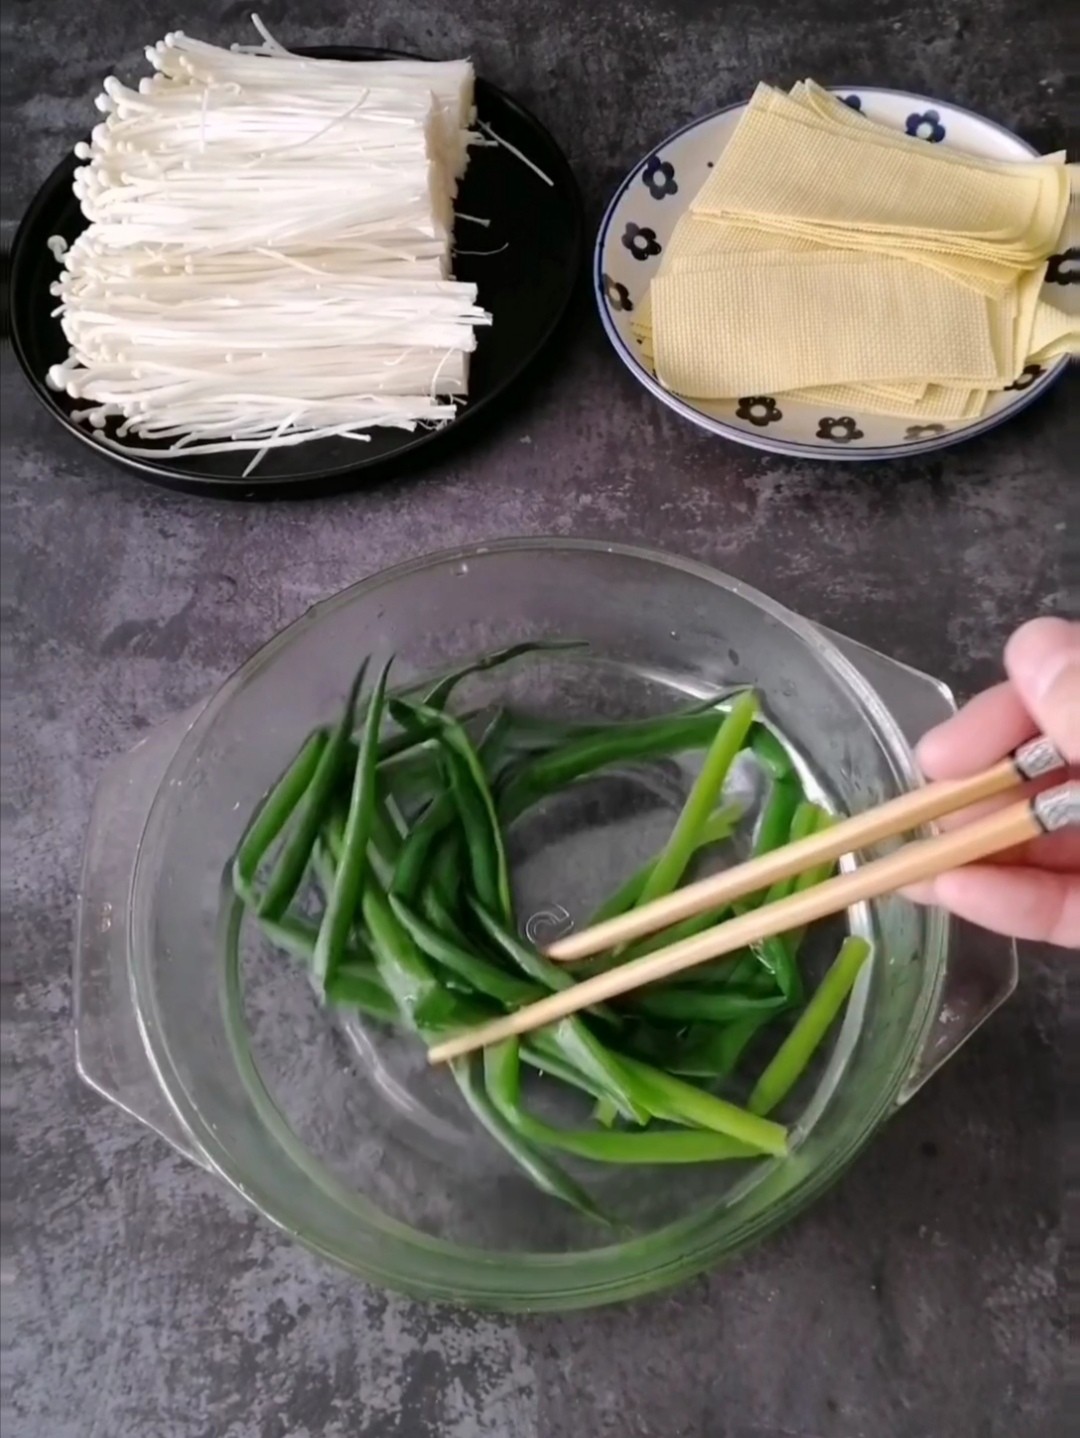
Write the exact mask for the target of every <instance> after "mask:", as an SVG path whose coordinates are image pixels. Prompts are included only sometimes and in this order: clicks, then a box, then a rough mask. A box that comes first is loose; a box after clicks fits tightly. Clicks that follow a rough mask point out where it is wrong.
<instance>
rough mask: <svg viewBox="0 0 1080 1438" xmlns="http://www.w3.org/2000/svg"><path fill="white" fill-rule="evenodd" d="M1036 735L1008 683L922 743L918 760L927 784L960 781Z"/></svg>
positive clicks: (986, 692)
mask: <svg viewBox="0 0 1080 1438" xmlns="http://www.w3.org/2000/svg"><path fill="white" fill-rule="evenodd" d="M1036 733H1037V725H1036V723H1035V720H1034V719H1033V718H1032V717H1031V715H1030V714H1029V713H1028V712H1027V710H1026V709H1025V708H1024V706H1023V704H1022V703H1021V702H1020V696H1019V694H1017V692H1016V689H1015V688H1014V687H1013V685H1012V684H1010V683H1008V682H1006V683H1004V684H995V685H994V687H993V688H992V689H986V690H984V691H983V693H982V694H976V696H975V698H974V699H972V700H970V701H969V702H968V703H967V704H965V705H964V707H963V708H962V709H961V710H959V711H958V712H957V713H956V714H954V715H953V716H952V718H951V719H946V720H945V722H944V723H943V724H939V725H938V726H937V728H936V729H931V730H930V731H929V732H928V733H927V734H924V735H923V737H922V739H920V741H919V743H918V746H917V748H916V755H917V758H918V760H919V764H920V766H921V767H922V771H923V773H924V774H925V775H926V777H927V778H928V779H963V778H965V777H966V776H967V775H968V774H978V773H979V772H980V770H982V769H987V768H989V766H990V765H991V764H996V763H997V761H998V760H999V759H1004V758H1005V756H1006V754H1011V753H1012V751H1013V750H1014V749H1015V748H1016V747H1017V746H1018V745H1020V744H1023V743H1024V741H1025V740H1026V739H1030V738H1032V737H1033V736H1034V735H1035V734H1036Z"/></svg>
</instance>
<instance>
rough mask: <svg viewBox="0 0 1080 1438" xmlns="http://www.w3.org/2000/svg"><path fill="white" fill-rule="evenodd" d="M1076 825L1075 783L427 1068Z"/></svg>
mask: <svg viewBox="0 0 1080 1438" xmlns="http://www.w3.org/2000/svg"><path fill="white" fill-rule="evenodd" d="M1077 823H1080V782H1078V781H1075V780H1074V781H1072V782H1070V783H1067V784H1062V785H1060V786H1058V787H1057V788H1055V789H1048V790H1046V791H1045V792H1044V793H1042V794H1040V795H1038V796H1037V797H1035V798H1032V799H1024V800H1021V801H1020V802H1019V803H1016V804H1010V805H1009V806H1008V808H1005V809H1001V810H999V811H998V812H997V813H996V814H990V815H988V816H987V817H986V818H984V819H979V820H977V821H976V822H975V823H972V824H966V825H964V826H963V827H962V828H959V829H953V830H952V831H950V832H949V833H947V834H940V835H938V836H936V837H934V838H931V839H921V840H918V841H916V842H915V843H913V844H908V845H907V846H906V847H905V848H903V849H898V850H897V851H896V853H894V854H889V855H888V856H887V857H886V858H884V859H878V860H876V861H875V862H874V863H871V864H866V865H864V866H863V867H862V868H860V869H856V870H854V871H853V872H852V873H847V874H839V875H837V877H836V878H834V879H829V880H827V881H826V882H825V883H823V884H819V885H818V886H817V887H816V888H813V889H807V890H806V891H805V892H803V893H800V894H792V895H791V896H790V897H789V898H786V899H780V900H779V901H778V902H776V903H774V904H768V905H766V906H765V907H763V908H760V909H753V910H751V911H750V912H749V913H747V914H742V915H740V916H739V917H738V918H735V919H731V920H729V921H728V922H727V923H724V924H718V925H717V926H716V927H715V928H713V929H707V930H706V931H705V932H704V933H702V934H697V935H695V936H693V937H692V938H689V939H684V940H682V942H681V943H676V944H672V945H670V946H669V947H668V948H666V949H661V950H659V951H658V952H657V953H654V954H646V955H644V956H643V957H642V958H639V959H632V960H630V961H629V962H627V963H625V964H623V965H621V966H620V967H619V968H615V969H609V970H608V971H607V972H606V973H602V974H596V975H595V976H594V977H593V978H591V979H586V980H584V982H582V983H580V984H575V985H574V986H573V987H572V988H569V989H563V990H560V991H559V992H557V993H553V994H550V995H548V997H547V998H543V999H540V1000H539V1001H538V1002H536V1003H534V1004H528V1005H526V1007H525V1008H522V1009H519V1010H518V1011H517V1013H513V1014H507V1015H506V1016H505V1017H504V1018H500V1019H495V1020H493V1021H492V1022H491V1023H487V1024H481V1025H480V1026H479V1027H478V1028H475V1029H470V1030H469V1031H467V1032H466V1033H463V1034H458V1035H457V1036H455V1037H454V1038H451V1039H447V1040H446V1041H445V1042H442V1043H438V1044H435V1045H434V1046H433V1047H432V1048H430V1049H429V1050H428V1060H429V1062H431V1063H443V1062H445V1061H446V1060H448V1059H455V1058H460V1057H461V1056H462V1055H463V1054H467V1053H471V1052H473V1051H474V1050H475V1049H480V1048H485V1047H486V1046H487V1045H488V1044H494V1043H499V1042H501V1040H503V1039H507V1038H511V1037H512V1036H513V1035H515V1034H523V1033H528V1032H529V1031H530V1030H532V1029H536V1028H540V1027H541V1026H542V1025H544V1024H550V1023H555V1022H556V1021H557V1020H559V1019H563V1018H566V1017H567V1015H568V1014H573V1013H576V1012H577V1011H578V1010H579V1009H584V1008H589V1007H590V1006H592V1005H593V1004H598V1003H602V1002H604V1001H605V1000H606V999H611V998H615V997H617V996H618V995H619V994H625V993H628V992H629V991H630V990H631V989H636V988H639V987H640V986H641V985H642V984H651V983H655V982H656V981H657V980H660V979H667V978H670V977H671V976H672V975H673V974H677V973H681V972H682V971H683V970H684V969H689V968H693V967H694V965H695V964H701V963H704V962H705V961H706V960H708V959H715V958H719V957H721V956H722V955H723V954H730V953H732V952H734V950H736V949H741V948H743V947H745V946H746V945H747V944H754V943H758V942H760V941H761V940H762V939H767V938H771V937H773V936H774V935H776V934H784V933H788V932H789V931H790V930H792V929H799V928H802V927H803V926H804V925H805V924H810V923H813V922H814V921H815V920H816V919H823V918H826V917H827V916H828V915H830V914H836V913H840V912H841V911H842V910H844V909H847V908H850V907H851V905H852V904H858V903H862V902H863V901H865V900H867V899H876V898H880V897H881V896H882V895H884V894H891V893H894V892H895V891H896V890H897V889H903V888H906V887H907V886H908V885H909V884H916V883H919V882H920V881H921V880H924V879H932V878H934V877H935V876H936V875H938V874H942V873H945V872H946V871H947V870H949V869H956V868H959V867H960V866H961V865H963V864H970V863H974V862H975V861H976V860H979V859H985V858H988V857H989V856H990V855H991V854H996V853H998V852H1000V851H1001V850H1002V849H1008V848H1011V847H1012V846H1013V845H1014V844H1020V843H1023V842H1024V840H1026V839H1033V838H1035V837H1036V836H1037V835H1039V834H1041V833H1044V832H1048V831H1049V830H1052V829H1058V828H1065V827H1067V826H1071V825H1075V824H1077Z"/></svg>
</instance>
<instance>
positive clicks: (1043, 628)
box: [1005, 618, 1080, 764]
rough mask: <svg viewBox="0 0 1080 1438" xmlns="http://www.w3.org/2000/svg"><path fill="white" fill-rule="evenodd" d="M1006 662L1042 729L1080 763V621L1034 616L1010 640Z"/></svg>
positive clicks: (1060, 747) (1011, 677)
mask: <svg viewBox="0 0 1080 1438" xmlns="http://www.w3.org/2000/svg"><path fill="white" fill-rule="evenodd" d="M1005 668H1006V670H1007V671H1008V674H1009V678H1010V679H1011V680H1012V683H1013V685H1014V687H1015V688H1016V692H1017V693H1018V695H1019V696H1020V700H1021V702H1022V704H1023V705H1024V708H1025V709H1026V710H1027V711H1028V713H1029V714H1030V715H1031V717H1032V719H1034V720H1035V722H1036V724H1038V726H1039V728H1040V729H1041V730H1042V732H1043V733H1044V734H1045V735H1046V737H1047V738H1048V739H1051V740H1053V742H1054V743H1055V744H1056V745H1057V747H1058V749H1060V751H1061V753H1062V755H1063V756H1064V757H1065V759H1066V760H1067V761H1068V762H1069V763H1070V764H1077V763H1080V623H1077V622H1075V621H1072V620H1068V619H1052V618H1046V619H1032V620H1031V621H1030V623H1028V624H1024V625H1022V626H1021V628H1019V629H1018V630H1017V631H1016V633H1015V634H1014V635H1013V637H1012V638H1011V639H1010V640H1009V642H1008V644H1007V645H1006V646H1005Z"/></svg>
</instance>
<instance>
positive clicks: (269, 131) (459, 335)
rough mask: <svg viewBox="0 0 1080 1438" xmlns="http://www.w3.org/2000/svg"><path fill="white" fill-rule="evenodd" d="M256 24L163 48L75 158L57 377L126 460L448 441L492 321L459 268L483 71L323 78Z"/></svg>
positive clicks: (175, 37) (330, 74) (112, 94)
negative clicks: (331, 441)
mask: <svg viewBox="0 0 1080 1438" xmlns="http://www.w3.org/2000/svg"><path fill="white" fill-rule="evenodd" d="M254 19H255V24H256V27H257V28H258V30H259V32H260V35H261V36H262V43H261V44H259V45H257V46H253V47H246V48H242V49H241V48H234V49H232V50H223V49H219V48H218V47H216V46H213V45H207V44H203V43H201V42H200V41H197V40H191V39H189V38H188V37H187V36H185V35H183V34H181V33H180V32H175V33H173V34H170V35H167V36H166V37H165V39H164V40H163V41H161V42H160V43H159V44H157V45H154V46H151V47H150V48H148V49H147V51H146V55H147V58H148V60H149V61H150V63H151V64H152V66H153V67H154V71H155V73H154V74H153V75H152V76H150V77H147V78H145V79H143V80H141V81H140V82H139V86H138V89H137V90H133V89H130V88H129V87H127V86H125V85H123V84H122V83H121V82H120V81H119V80H117V79H115V78H112V77H110V78H109V79H107V80H106V81H105V85H104V93H103V94H102V95H101V96H99V98H98V101H97V105H98V109H99V110H101V111H102V113H103V115H104V119H103V120H102V122H101V123H100V124H98V125H97V126H96V128H95V129H94V131H93V134H92V136H91V138H90V141H89V143H82V144H80V145H78V146H76V155H77V156H78V158H79V159H80V160H82V161H84V162H85V163H84V164H83V165H82V166H81V167H80V168H79V169H78V170H77V171H76V175H75V182H74V188H75V193H76V195H77V197H78V199H79V202H80V205H81V207H82V210H83V213H84V214H85V216H86V219H87V220H88V222H89V224H88V227H87V228H86V229H85V230H84V231H83V232H82V234H80V235H79V237H78V238H77V239H76V240H75V241H74V243H73V244H72V245H71V246H70V247H65V246H64V243H63V241H62V240H58V239H54V240H52V241H51V242H50V248H51V249H52V250H53V253H54V254H55V255H56V256H57V258H58V259H59V260H60V262H61V265H62V271H61V275H60V278H59V280H58V281H57V282H56V283H55V284H54V286H53V293H54V294H55V295H56V296H57V297H58V300H59V304H58V307H57V311H56V313H57V314H58V315H59V317H60V322H61V324H62V326H63V330H64V334H65V336H66V338H67V340H68V343H69V345H70V353H69V356H68V358H67V359H66V360H65V361H64V363H62V364H58V365H54V366H53V367H52V369H51V370H50V372H49V376H48V380H49V383H50V385H52V386H53V387H54V388H55V389H57V390H63V391H64V392H65V393H66V394H68V395H69V396H70V397H71V398H72V399H74V400H76V401H81V402H83V407H81V408H79V409H77V410H76V415H77V417H78V418H79V419H81V420H82V421H84V422H86V423H88V424H89V425H91V426H92V427H94V428H95V429H97V430H103V429H104V428H105V427H106V425H107V424H109V422H110V421H116V422H117V424H116V429H115V434H116V437H117V438H119V439H121V440H126V441H131V440H132V439H133V440H135V441H136V445H134V446H133V445H132V444H131V443H130V442H129V443H126V444H125V449H127V450H128V451H129V452H132V451H134V452H139V451H138V448H137V441H139V440H143V441H146V442H147V444H149V443H150V442H154V444H155V445H157V446H161V445H162V444H164V445H165V452H171V453H176V452H197V453H208V452H220V451H228V450H251V451H254V452H255V453H256V458H259V457H261V455H262V454H263V453H265V452H266V451H267V450H268V449H273V448H278V447H281V446H287V445H293V444H296V443H299V442H301V441H303V440H305V439H310V438H316V437H320V436H326V435H340V436H344V437H347V438H350V439H357V440H363V439H365V438H367V437H368V436H367V434H366V431H368V430H369V429H371V428H372V427H374V426H376V425H391V426H395V427H398V428H402V429H408V430H412V429H415V428H416V426H417V425H418V424H424V423H435V424H438V423H442V422H445V421H446V420H448V419H451V418H453V416H454V414H455V412H456V403H457V402H458V401H460V400H461V399H462V398H463V397H464V396H465V394H466V393H467V388H468V362H469V355H470V353H471V352H472V351H473V349H474V348H475V344H476V329H477V327H478V326H481V325H486V324H490V322H491V319H490V316H489V315H488V314H486V313H485V312H484V310H483V309H482V308H481V307H480V306H479V305H478V304H477V294H476V287H475V285H471V284H465V283H463V282H461V281H458V280H455V279H454V278H453V276H452V272H451V254H452V249H451V246H452V229H453V201H454V197H455V195H456V193H457V187H458V182H459V180H460V178H461V176H462V174H463V173H464V171H465V167H466V164H467V162H468V150H469V146H470V144H471V143H473V142H474V140H475V139H476V135H475V133H474V131H473V130H472V129H471V126H472V124H473V121H474V108H473V70H472V66H471V65H470V64H469V62H467V61H453V62H446V63H430V62H425V61H413V60H388V61H370V62H368V61H361V62H351V61H338V60H314V59H307V58H305V57H303V56H298V55H293V54H291V53H289V52H288V51H286V50H284V49H283V48H282V47H281V46H280V45H279V44H278V43H277V42H276V41H275V40H274V39H273V38H272V37H271V36H270V35H269V34H268V32H267V31H266V30H265V27H264V26H263V25H262V24H261V22H260V21H259V20H258V17H254ZM148 452H150V453H153V454H160V453H162V449H161V448H160V447H159V448H155V449H153V450H149V451H148Z"/></svg>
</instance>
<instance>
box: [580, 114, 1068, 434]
mask: <svg viewBox="0 0 1080 1438" xmlns="http://www.w3.org/2000/svg"><path fill="white" fill-rule="evenodd" d="M833 93H834V94H836V95H839V96H841V98H842V99H843V100H844V101H845V102H846V103H847V104H849V105H851V106H852V107H853V108H854V109H857V110H861V111H862V113H863V114H865V115H868V116H869V117H870V118H871V119H873V120H878V121H880V122H882V123H884V124H887V125H893V126H895V127H896V128H897V129H899V130H906V131H907V133H908V134H911V135H917V136H918V137H919V138H920V139H924V140H926V141H927V143H929V144H941V143H944V144H947V145H952V146H954V147H955V148H956V149H958V150H966V151H968V152H969V153H971V154H976V155H987V156H991V157H993V158H996V159H1003V160H1018V159H1020V160H1022V159H1026V158H1029V157H1030V156H1032V155H1035V154H1037V153H1038V152H1037V151H1035V150H1033V149H1032V147H1031V146H1030V145H1028V144H1026V143H1025V142H1024V141H1023V140H1021V139H1019V138H1018V137H1017V136H1016V135H1013V134H1010V133H1009V131H1008V130H1004V129H1002V128H1001V126H1000V125H995V124H992V123H991V121H989V120H984V119H982V118H981V117H980V116H978V115H972V114H970V113H969V112H968V111H967V110H958V109H957V108H956V107H955V106H954V105H946V104H944V103H943V102H942V101H940V100H928V99H925V98H924V97H923V96H920V95H908V94H905V93H903V92H902V91H899V90H879V89H874V88H872V87H866V86H859V87H855V86H853V87H834V89H833ZM745 108H746V106H745V105H731V106H729V107H728V108H727V109H726V110H718V111H717V112H716V114H714V115H709V116H707V117H706V118H705V119H704V120H695V121H694V122H693V123H692V124H690V125H687V126H686V127H685V128H684V129H682V130H678V131H676V133H675V134H674V135H672V136H671V137H670V138H669V139H667V140H665V141H664V143H663V144H662V145H660V146H659V147H658V148H657V149H656V150H654V151H653V152H652V153H651V154H650V155H648V156H646V158H645V159H644V160H642V161H641V163H640V164H637V165H635V166H634V168H633V169H632V170H631V172H630V173H629V175H627V177H626V179H625V180H624V181H623V182H622V184H621V185H620V186H619V188H618V190H617V191H616V194H615V198H614V199H613V200H612V201H611V204H610V205H609V206H608V209H607V213H606V214H605V216H604V219H603V223H602V224H601V226H600V234H599V236H598V238H597V241H596V251H595V256H594V266H593V283H594V288H595V292H596V302H597V305H598V306H599V309H600V318H601V319H602V320H603V323H604V328H605V330H606V331H607V333H608V338H609V339H610V340H611V343H612V344H613V345H614V346H615V353H616V354H617V355H618V356H619V358H620V359H621V360H622V362H623V363H624V364H625V365H626V366H627V368H628V369H629V370H630V372H631V374H632V375H634V377H635V378H636V379H638V380H639V381H640V382H641V383H642V384H643V385H644V386H645V388H646V389H648V390H651V391H652V393H653V394H655V395H656V397H657V398H658V399H660V400H662V401H663V402H664V404H666V405H668V406H669V408H671V409H673V410H675V412H676V413H677V414H681V415H683V416H684V417H685V418H686V419H689V420H692V421H693V422H694V423H695V424H698V425H700V426H701V427H702V428H703V429H707V430H710V431H712V433H713V434H722V435H724V436H725V437H726V438H728V439H734V440H737V441H738V442H739V443H740V444H748V445H752V446H753V448H755V449H765V450H770V451H773V452H775V453H777V454H791V455H802V456H806V457H809V458H827V459H891V458H894V457H896V456H899V455H907V454H912V453H915V454H918V453H923V452H925V451H927V450H932V449H941V448H943V447H944V446H945V445H949V444H956V443H957V442H958V441H960V440H963V439H970V438H971V437H972V436H973V435H976V434H982V433H983V432H984V431H985V430H988V429H993V428H994V426H995V425H999V424H1002V423H1003V422H1004V421H1005V420H1007V419H1009V418H1011V417H1012V416H1013V415H1014V414H1016V413H1018V412H1019V411H1020V410H1021V409H1024V408H1025V407H1026V406H1027V405H1029V404H1030V403H1031V401H1032V400H1033V399H1035V398H1037V396H1038V395H1040V394H1042V393H1043V392H1044V391H1045V390H1046V389H1047V388H1048V387H1049V386H1050V385H1051V384H1053V382H1054V380H1055V379H1057V378H1058V376H1059V375H1060V374H1061V373H1062V371H1063V370H1064V369H1065V366H1066V365H1067V364H1068V360H1067V359H1059V360H1057V361H1055V363H1054V364H1053V365H1050V366H1048V367H1046V368H1042V367H1040V366H1038V365H1030V366H1028V368H1027V369H1026V370H1025V371H1024V373H1023V374H1022V375H1021V376H1020V378H1019V379H1018V380H1017V381H1016V383H1015V384H1013V385H1011V386H1010V387H1009V388H1008V389H1007V390H1004V391H1003V392H1002V393H1001V394H998V395H995V396H994V398H993V399H992V400H991V401H990V406H989V408H988V409H987V411H986V413H985V414H983V415H982V416H980V418H979V419H977V420H970V421H967V422H961V421H957V422H954V423H952V424H912V423H910V422H909V421H908V420H904V419H892V418H887V417H885V416H882V415H874V414H846V413H845V414H837V413H830V412H829V411H828V410H826V409H824V408H822V407H821V406H820V405H808V404H792V403H791V402H790V401H789V400H787V399H785V400H784V401H783V403H782V404H779V403H777V401H776V400H775V399H773V398H771V397H770V396H768V395H754V396H747V397H746V398H744V399H738V400H715V401H707V400H696V401H691V400H686V399H680V398H679V397H678V396H677V395H673V394H671V393H669V391H668V390H666V389H664V387H663V386H662V385H661V384H660V382H659V380H658V379H657V378H656V372H655V371H654V370H653V368H652V367H651V366H650V365H649V364H648V362H647V361H645V360H644V359H643V358H642V356H641V353H640V348H639V345H638V343H637V341H636V340H635V338H634V335H633V332H632V331H631V329H630V318H631V315H632V313H633V308H634V305H635V304H636V303H637V302H638V301H639V300H640V299H641V297H642V296H643V295H644V293H645V291H646V289H647V288H648V285H649V281H650V279H651V278H652V276H653V274H654V273H655V272H656V269H657V267H658V265H659V262H660V256H661V255H662V254H663V251H664V246H665V245H666V244H667V242H668V240H669V239H670V237H671V232H672V230H673V229H674V228H675V222H676V220H677V219H678V218H679V216H680V215H681V214H682V213H683V211H684V210H685V209H687V207H688V206H689V204H690V202H691V200H692V199H693V198H694V196H695V194H696V193H697V191H698V190H699V189H700V187H701V185H702V184H703V183H704V181H705V178H706V176H707V175H708V172H709V169H710V168H711V166H712V163H713V162H714V161H715V159H716V157H717V155H719V154H720V152H721V150H723V148H724V146H725V145H726V144H727V142H728V140H729V139H730V138H731V135H732V134H733V132H734V130H735V126H736V125H737V124H738V122H739V118H740V116H741V115H742V113H743V111H744V109H745ZM1055 261H1057V262H1059V263H1057V264H1055ZM1064 263H1065V261H1064V257H1062V256H1054V257H1053V258H1052V259H1051V261H1050V266H1049V268H1048V275H1049V276H1051V282H1050V283H1049V286H1048V287H1049V290H1050V293H1049V294H1048V296H1047V298H1053V294H1054V291H1055V288H1056V286H1055V283H1054V282H1053V281H1054V278H1055V277H1057V276H1058V272H1059V269H1060V268H1062V267H1063V266H1064ZM1064 282H1065V281H1064V280H1061V279H1059V280H1058V281H1057V283H1064Z"/></svg>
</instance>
